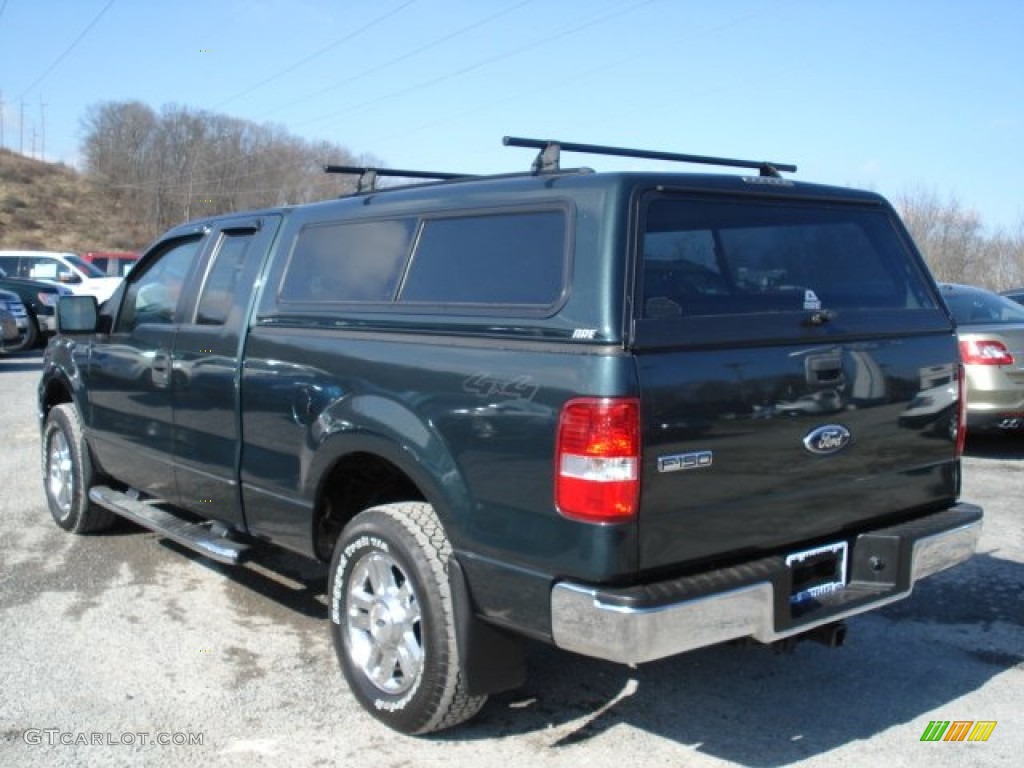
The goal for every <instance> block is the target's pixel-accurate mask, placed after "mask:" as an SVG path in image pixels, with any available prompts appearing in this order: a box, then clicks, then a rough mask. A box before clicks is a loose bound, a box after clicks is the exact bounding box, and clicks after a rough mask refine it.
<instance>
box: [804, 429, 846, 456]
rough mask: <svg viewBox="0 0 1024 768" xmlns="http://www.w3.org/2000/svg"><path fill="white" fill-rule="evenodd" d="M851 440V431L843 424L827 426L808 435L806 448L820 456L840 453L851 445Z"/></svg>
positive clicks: (805, 441) (805, 440)
mask: <svg viewBox="0 0 1024 768" xmlns="http://www.w3.org/2000/svg"><path fill="white" fill-rule="evenodd" d="M850 438H851V435H850V430H848V429H847V428H846V427H844V426H843V425H842V424H825V425H824V426H821V427H815V428H814V429H812V430H811V431H810V432H808V433H807V435H806V436H805V437H804V448H806V449H807V450H808V451H810V452H811V453H816V454H818V455H819V456H824V455H827V454H830V453H838V452H839V451H841V450H843V448H845V447H846V446H847V445H849V443H850Z"/></svg>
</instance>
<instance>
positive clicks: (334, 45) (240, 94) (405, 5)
mask: <svg viewBox="0 0 1024 768" xmlns="http://www.w3.org/2000/svg"><path fill="white" fill-rule="evenodd" d="M111 2H113V0H111ZM414 2H416V0H406V2H404V3H402V4H401V5H400V6H398V7H397V8H394V9H392V10H390V11H388V12H387V13H385V14H382V15H381V16H378V17H377V18H375V19H373V20H372V21H369V22H367V23H366V24H364V25H363V26H361V27H360V28H359V29H356V30H353V31H352V32H350V33H349V34H347V35H345V36H344V37H342V38H339V39H338V40H335V41H334V42H333V43H331V44H330V45H328V46H325V47H323V48H321V49H320V50H319V51H316V52H314V53H311V54H310V55H309V56H306V57H305V58H303V59H299V61H297V62H295V63H294V64H291V65H290V66H287V67H285V68H284V69H282V70H281V71H279V72H276V73H275V74H273V75H271V76H270V77H268V78H266V79H265V80H261V81H260V82H258V83H256V85H253V86H250V87H249V88H246V89H245V90H244V91H239V92H238V93H236V94H235V95H234V96H229V97H228V98H226V99H224V100H223V101H221V102H218V103H217V104H214V105H213V108H214V109H219V108H220V107H222V106H224V105H225V104H228V103H230V102H232V101H234V100H235V99H240V98H242V97H243V96H246V95H248V94H250V93H252V92H253V91H255V90H256V89H258V88H262V87H263V86H264V85H266V84H267V83H272V82H273V81H274V80H278V79H280V78H282V77H284V76H285V75H287V74H288V73H289V72H294V71H295V70H296V69H298V68H299V67H301V66H302V65H303V64H308V63H309V62H311V61H313V59H316V58H318V57H320V56H323V55H324V54H325V53H327V52H328V51H331V50H334V49H335V48H337V47H338V46H339V45H341V44H342V43H346V42H348V41H349V40H351V39H352V38H353V37H355V36H357V35H360V34H362V33H363V32H365V31H366V30H368V29H370V27H373V26H375V25H377V24H379V23H380V22H382V21H385V20H386V19H389V18H391V17H392V16H394V15H396V14H398V13H399V12H401V11H403V10H405V9H406V8H408V7H409V6H410V5H412V4H413V3H414Z"/></svg>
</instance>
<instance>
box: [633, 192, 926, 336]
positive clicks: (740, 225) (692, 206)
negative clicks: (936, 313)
mask: <svg viewBox="0 0 1024 768" xmlns="http://www.w3.org/2000/svg"><path fill="white" fill-rule="evenodd" d="M641 249H642V264H643V266H642V272H641V275H640V279H641V283H642V292H643V293H642V296H643V301H642V303H641V306H640V311H641V313H642V314H641V317H642V318H644V319H658V318H672V317H687V316H701V315H734V314H748V313H765V312H802V311H810V310H816V309H827V310H870V309H880V310H908V309H925V308H933V307H934V306H935V302H934V299H933V297H932V295H931V293H930V292H929V290H928V289H927V287H926V283H925V281H924V279H923V277H922V275H921V274H920V273H919V272H918V271H917V269H916V268H915V266H914V264H915V262H914V259H912V258H910V257H909V256H908V253H907V249H906V247H905V246H904V243H903V240H902V239H901V238H900V237H899V235H898V234H897V232H896V230H895V229H894V228H893V225H892V222H891V220H890V219H889V216H888V214H887V212H886V211H885V209H883V208H881V207H878V206H869V205H852V204H851V205H844V204H829V203H810V202H808V203H804V202H798V203H795V202H794V201H792V200H787V201H785V202H779V201H772V200H753V199H745V200H739V201H735V200H722V199H695V198H693V197H688V196H683V195H657V196H652V198H651V199H649V202H648V205H647V206H646V207H645V209H644V218H643V230H642V242H641Z"/></svg>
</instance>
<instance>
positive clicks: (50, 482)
mask: <svg viewBox="0 0 1024 768" xmlns="http://www.w3.org/2000/svg"><path fill="white" fill-rule="evenodd" d="M42 448H43V486H44V488H45V489H46V502H47V504H48V505H49V507H50V514H52V515H53V519H54V521H55V522H56V523H57V525H59V526H60V527H61V528H63V529H64V530H65V531H70V532H72V533H94V532H97V531H103V530H106V529H107V528H110V527H111V526H112V525H113V524H114V522H115V521H116V520H117V516H116V515H115V514H114V513H113V512H110V511H109V510H106V509H102V508H101V507H97V506H95V505H94V504H92V503H91V502H90V501H89V488H90V487H91V486H92V485H93V484H94V482H95V480H96V474H95V472H94V470H93V466H92V458H91V457H90V456H89V447H88V446H87V445H86V443H85V438H84V437H83V433H82V422H81V421H80V420H79V418H78V412H77V411H76V410H75V406H74V405H72V404H70V403H63V404H61V405H55V406H54V407H53V408H51V409H50V413H49V414H48V415H47V417H46V424H45V426H44V427H43V439H42Z"/></svg>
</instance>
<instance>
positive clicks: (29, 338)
mask: <svg viewBox="0 0 1024 768" xmlns="http://www.w3.org/2000/svg"><path fill="white" fill-rule="evenodd" d="M38 340H39V324H38V323H37V322H36V318H35V316H33V315H29V316H28V326H27V327H26V328H25V333H23V334H22V335H21V336H19V337H18V339H17V341H12V342H9V343H8V344H7V345H6V346H5V347H4V349H6V350H7V351H8V352H23V351H24V350H26V349H33V348H34V347H35V345H36V342H37V341H38Z"/></svg>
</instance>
